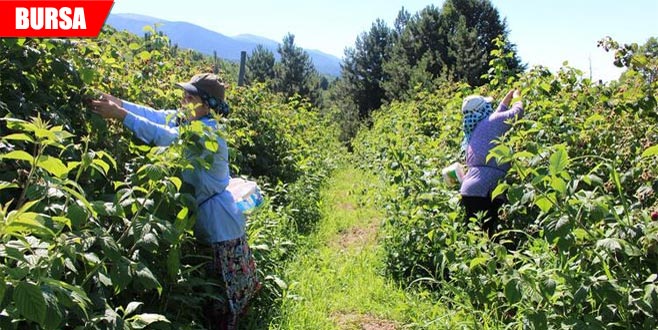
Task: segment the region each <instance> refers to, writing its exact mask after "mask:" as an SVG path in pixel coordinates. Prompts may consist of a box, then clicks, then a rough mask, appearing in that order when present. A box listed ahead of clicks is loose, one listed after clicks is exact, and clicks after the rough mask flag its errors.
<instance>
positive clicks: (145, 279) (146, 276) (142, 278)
mask: <svg viewBox="0 0 658 330" xmlns="http://www.w3.org/2000/svg"><path fill="white" fill-rule="evenodd" d="M135 276H137V281H138V282H139V283H140V284H142V286H144V288H146V289H157V290H158V293H162V286H161V285H160V282H158V279H157V278H155V275H153V273H152V272H151V270H150V269H149V268H148V267H146V265H144V264H143V263H141V262H140V263H138V264H137V269H135Z"/></svg>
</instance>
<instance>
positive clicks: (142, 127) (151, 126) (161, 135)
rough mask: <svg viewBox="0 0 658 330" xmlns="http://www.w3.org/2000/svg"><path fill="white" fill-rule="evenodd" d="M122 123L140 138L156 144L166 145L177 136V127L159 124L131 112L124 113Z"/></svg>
mask: <svg viewBox="0 0 658 330" xmlns="http://www.w3.org/2000/svg"><path fill="white" fill-rule="evenodd" d="M123 124H124V125H125V126H126V127H128V129H130V130H131V131H133V133H135V136H137V137H138V138H139V139H140V140H142V141H144V142H146V143H152V144H155V145H157V146H168V145H170V144H171V143H172V142H174V141H175V140H176V139H177V138H178V127H169V126H165V125H160V124H157V123H155V122H153V121H150V120H148V119H146V118H144V117H141V116H138V115H136V114H134V113H132V112H129V113H128V114H127V115H126V118H124V119H123Z"/></svg>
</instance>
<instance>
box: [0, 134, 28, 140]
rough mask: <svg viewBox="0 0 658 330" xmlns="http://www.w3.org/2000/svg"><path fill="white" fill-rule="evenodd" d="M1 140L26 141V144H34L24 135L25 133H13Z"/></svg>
mask: <svg viewBox="0 0 658 330" xmlns="http://www.w3.org/2000/svg"><path fill="white" fill-rule="evenodd" d="M2 139H3V140H13V141H28V142H34V139H32V137H31V136H29V135H27V134H25V133H15V134H9V135H7V136H3V137H2Z"/></svg>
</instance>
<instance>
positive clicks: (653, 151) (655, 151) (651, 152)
mask: <svg viewBox="0 0 658 330" xmlns="http://www.w3.org/2000/svg"><path fill="white" fill-rule="evenodd" d="M655 155H658V144H657V145H655V146H651V147H649V148H647V150H644V152H642V158H644V157H652V156H655Z"/></svg>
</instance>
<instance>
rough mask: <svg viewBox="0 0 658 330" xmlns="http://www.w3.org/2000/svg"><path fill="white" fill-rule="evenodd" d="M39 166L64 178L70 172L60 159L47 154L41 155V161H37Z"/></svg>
mask: <svg viewBox="0 0 658 330" xmlns="http://www.w3.org/2000/svg"><path fill="white" fill-rule="evenodd" d="M37 167H40V168H42V169H44V170H46V171H48V172H49V173H50V174H52V175H54V176H56V177H58V178H62V177H64V176H66V175H67V174H68V173H69V168H68V167H67V166H66V165H64V163H63V162H62V161H61V160H60V159H59V158H55V157H51V156H47V155H42V156H41V157H39V161H38V162H37Z"/></svg>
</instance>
